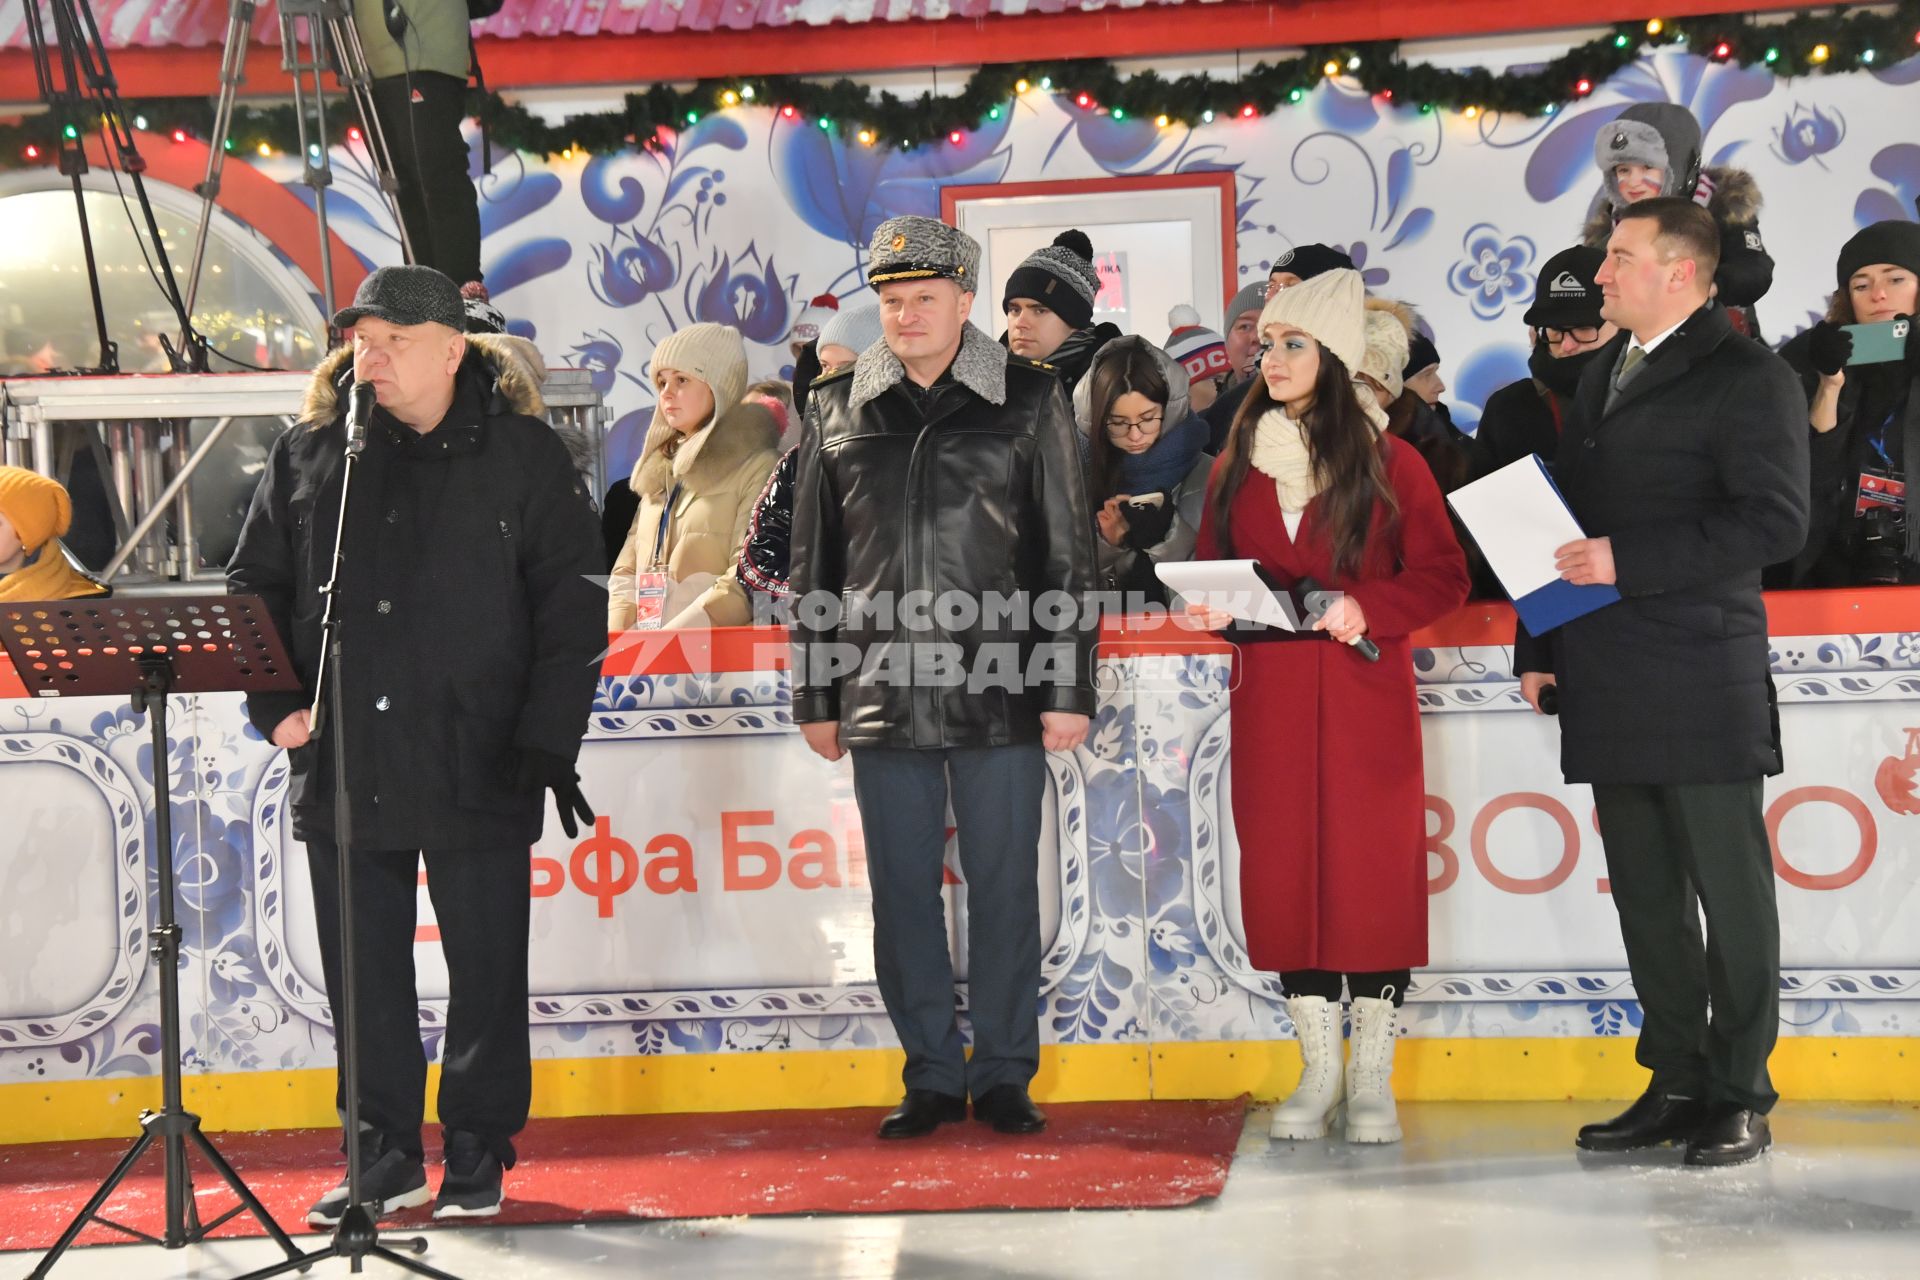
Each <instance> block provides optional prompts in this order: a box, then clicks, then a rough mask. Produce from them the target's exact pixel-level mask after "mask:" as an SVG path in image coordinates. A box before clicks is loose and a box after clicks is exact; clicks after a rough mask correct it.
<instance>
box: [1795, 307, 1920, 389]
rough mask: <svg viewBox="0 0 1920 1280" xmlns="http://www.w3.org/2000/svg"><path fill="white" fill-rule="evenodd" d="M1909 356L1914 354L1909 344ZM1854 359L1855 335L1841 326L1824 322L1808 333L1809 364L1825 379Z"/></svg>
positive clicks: (1910, 343)
mask: <svg viewBox="0 0 1920 1280" xmlns="http://www.w3.org/2000/svg"><path fill="white" fill-rule="evenodd" d="M1907 354H1908V356H1909V357H1911V356H1912V354H1913V343H1912V342H1911V341H1909V342H1908V343H1907ZM1851 359H1853V335H1852V334H1850V333H1848V332H1847V331H1846V330H1845V329H1842V328H1841V327H1840V326H1839V325H1837V324H1834V323H1833V322H1831V321H1828V320H1822V321H1821V322H1820V323H1819V324H1816V325H1815V326H1813V328H1812V329H1811V330H1809V331H1808V337H1807V363H1808V364H1810V365H1812V366H1813V371H1814V372H1815V373H1817V374H1819V375H1820V376H1821V377H1823V378H1831V377H1832V376H1833V375H1834V374H1836V373H1839V372H1840V371H1841V370H1842V369H1845V368H1846V367H1847V361H1849V360H1851Z"/></svg>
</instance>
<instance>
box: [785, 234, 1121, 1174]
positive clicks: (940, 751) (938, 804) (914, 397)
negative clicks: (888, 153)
mask: <svg viewBox="0 0 1920 1280" xmlns="http://www.w3.org/2000/svg"><path fill="white" fill-rule="evenodd" d="M979 262H980V246H979V245H978V244H976V243H975V242H974V241H973V240H972V239H971V238H970V237H968V236H966V235H964V234H963V233H961V232H959V231H956V230H954V229H953V228H951V227H948V226H945V225H944V224H942V223H939V222H936V221H934V220H933V219H931V218H919V217H905V218H895V219H892V220H890V221H888V222H885V223H883V224H881V226H880V227H879V229H878V230H877V231H876V232H875V234H874V239H873V248H872V253H871V255H870V258H869V271H868V280H869V282H870V283H871V284H872V285H873V287H874V289H875V290H876V291H878V292H879V294H880V317H881V327H882V330H883V333H884V335H885V337H884V341H882V342H879V343H876V344H875V345H874V346H872V347H870V348H869V349H868V350H867V351H866V352H864V353H863V354H862V355H861V357H860V359H859V360H858V361H857V362H856V363H855V364H854V366H853V369H852V370H851V372H849V373H839V374H831V375H829V376H827V377H824V378H821V379H820V380H819V381H817V382H815V383H814V384H813V393H812V395H811V396H810V397H809V399H808V403H807V426H806V431H805V434H804V435H803V436H802V438H801V443H800V457H799V464H798V465H799V475H798V480H797V482H796V485H795V490H794V511H793V559H792V578H791V584H792V588H793V592H794V595H795V598H796V601H795V610H794V618H795V627H794V664H795V669H794V675H793V718H794V720H795V721H797V722H798V723H799V725H800V728H801V732H802V733H803V734H805V735H806V739H807V743H808V745H809V746H811V747H812V748H813V749H814V750H815V751H816V752H818V753H819V754H820V755H821V756H823V757H824V758H826V759H828V760H837V759H839V758H840V756H841V755H842V754H843V753H844V752H845V751H847V750H851V751H852V753H853V783H854V795H855V798H856V799H857V801H858V802H859V806H860V822H861V827H862V829H863V831H864V833H865V839H866V849H867V870H868V878H869V880H870V881H871V883H872V885H873V930H874V932H873V951H874V971H875V976H876V978H877V980H878V983H879V987H880V995H881V998H882V999H883V1000H884V1001H885V1003H886V1007H887V1013H888V1016H889V1017H890V1018H891V1019H892V1020H893V1026H894V1030H895V1032H896V1033H897V1034H898V1035H899V1037H900V1043H901V1047H903V1048H904V1049H905V1050H906V1053H907V1065H906V1071H905V1072H904V1076H903V1078H904V1081H905V1084H906V1098H905V1100H904V1101H903V1102H902V1103H901V1105H900V1106H899V1107H898V1108H897V1109H896V1110H895V1111H894V1112H893V1113H892V1114H891V1115H889V1116H888V1117H887V1118H886V1120H885V1121H883V1122H882V1124H881V1127H880V1136H881V1137H884V1138H909V1137H918V1136H921V1135H923V1134H927V1133H931V1132H932V1131H933V1130H934V1129H935V1128H937V1127H938V1126H939V1125H940V1124H942V1123H945V1122H947V1121H953V1120H960V1119H963V1118H965V1116H966V1114H967V1097H968V1095H971V1096H972V1098H973V1113H974V1118H975V1119H976V1120H979V1121H982V1122H984V1123H988V1124H991V1125H993V1126H994V1128H996V1129H998V1130H1000V1131H1001V1132H1003V1133H1031V1132H1034V1131H1036V1130H1038V1129H1040V1128H1041V1127H1042V1126H1043V1125H1045V1123H1046V1117H1045V1116H1043V1115H1042V1114H1041V1113H1040V1111H1039V1110H1038V1109H1037V1108H1036V1107H1035V1106H1034V1105H1033V1101H1032V1099H1031V1098H1030V1097H1029V1096H1028V1092H1027V1087H1028V1084H1029V1083H1030V1082H1031V1081H1032V1079H1033V1076H1034V1073H1035V1072H1036V1071H1037V1070H1038V1069H1039V1065H1040V1035H1039V1027H1038V1020H1037V1017H1036V1011H1035V1002H1036V1000H1037V999H1038V997H1039V992H1040V962H1041V939H1040V904H1039V887H1038V876H1039V866H1038V850H1039V841H1040V832H1041V819H1042V808H1041V806H1042V804H1043V802H1044V800H1045V797H1046V794H1047V782H1048V766H1047V760H1046V752H1048V751H1063V752H1065V751H1072V750H1074V749H1075V748H1076V747H1078V746H1079V745H1080V743H1081V742H1082V741H1083V740H1084V739H1085V737H1086V733H1087V722H1088V718H1089V717H1090V716H1091V714H1092V712H1093V708H1094V694H1093V669H1092V659H1093V642H1094V639H1095V632H1094V631H1093V629H1092V627H1091V622H1092V621H1093V619H1092V618H1091V616H1090V615H1089V614H1088V613H1087V612H1086V610H1087V609H1088V608H1089V607H1090V603H1091V602H1090V601H1089V600H1088V598H1087V597H1088V596H1089V594H1090V593H1091V592H1092V590H1093V583H1094V568H1093V517H1092V515H1091V514H1090V513H1089V511H1088V508H1087V490H1086V481H1085V480H1084V478H1083V477H1082V474H1081V468H1080V453H1079V449H1078V447H1077V446H1076V444H1075V440H1074V424H1073V412H1072V410H1071V409H1070V408H1069V406H1068V403H1067V397H1066V392H1065V391H1064V389H1063V388H1062V387H1061V385H1060V381H1059V379H1058V378H1057V377H1056V376H1055V375H1054V374H1053V372H1052V371H1051V369H1050V368H1049V367H1048V366H1046V365H1044V364H1040V363H1037V362H1035V361H1031V360H1027V359H1024V358H1022V357H1020V356H1015V355H1011V354H1009V353H1008V352H1007V350H1006V349H1005V348H1003V347H1001V346H1000V345H999V344H998V343H996V342H994V341H993V339H991V338H989V337H988V336H987V335H986V334H984V333H982V332H981V331H980V330H979V329H976V328H974V327H973V326H972V325H971V324H968V323H967V322H966V316H967V312H968V311H969V309H970V308H971V307H972V305H973V289H974V282H975V280H976V277H977V272H978V269H979ZM843 604H844V605H846V606H847V607H846V608H842V605H843ZM1055 606H1059V607H1057V608H1056V607H1055ZM1022 615H1026V616H1024V617H1023V616H1022ZM949 801H951V804H952V806H953V819H954V825H955V828H956V830H957V834H958V837H959V842H960V862H961V868H962V875H963V876H964V877H965V879H966V884H967V938H968V946H967V954H968V957H969V964H970V969H969V973H968V992H969V1008H970V1011H971V1016H972V1022H973V1057H972V1058H971V1060H969V1059H968V1058H967V1056H966V1054H965V1048H964V1045H963V1042H962V1040H961V1036H960V1029H959V1026H958V1023H957V1021H956V1019H955V1017H954V990H953V967H952V961H951V957H950V955H949V953H948V949H947V925H946V918H947V917H946V909H945V905H944V903H943V902H942V900H941V889H940V886H941V880H942V865H943V864H942V858H943V855H944V852H945V849H946V814H947V806H948V803H949Z"/></svg>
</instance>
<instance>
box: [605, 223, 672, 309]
mask: <svg viewBox="0 0 1920 1280" xmlns="http://www.w3.org/2000/svg"><path fill="white" fill-rule="evenodd" d="M622 241H626V242H627V243H626V244H625V245H624V247H623V245H622V243H621V242H622ZM679 278H680V264H679V262H678V261H677V260H676V259H675V258H674V257H673V255H671V254H669V253H668V252H667V250H666V248H665V246H663V245H661V244H658V243H656V242H655V241H653V240H651V239H649V238H648V237H646V236H644V235H641V234H640V233H639V232H637V231H634V230H631V229H629V228H625V227H621V228H618V229H616V230H615V231H614V233H613V240H612V241H611V242H610V243H608V244H605V245H595V246H594V247H593V266H592V267H590V268H589V269H588V271H587V283H588V284H589V285H590V286H591V287H592V289H593V296H594V297H596V298H598V299H600V301H602V302H604V303H606V304H607V305H608V306H610V307H631V306H633V305H634V304H635V303H638V302H645V301H646V300H647V299H648V298H651V297H652V296H653V295H654V294H656V293H663V292H665V291H666V290H668V289H671V288H672V287H673V285H674V282H675V281H677V280H678V279H679Z"/></svg>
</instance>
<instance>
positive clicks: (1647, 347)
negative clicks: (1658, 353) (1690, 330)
mask: <svg viewBox="0 0 1920 1280" xmlns="http://www.w3.org/2000/svg"><path fill="white" fill-rule="evenodd" d="M1688 318H1689V319H1691V318H1692V317H1688ZM1685 323H1686V320H1682V321H1681V322H1680V324H1676V325H1674V326H1673V328H1671V329H1668V330H1667V331H1666V332H1665V333H1656V334H1654V335H1653V337H1652V338H1650V339H1649V340H1647V341H1646V342H1642V341H1640V339H1638V338H1635V339H1634V340H1633V341H1631V342H1629V343H1628V344H1627V350H1628V351H1632V350H1633V349H1634V348H1635V347H1638V348H1639V349H1640V350H1642V351H1644V352H1646V353H1647V354H1648V355H1652V354H1653V353H1654V351H1655V349H1657V348H1658V347H1659V345H1660V344H1661V343H1663V342H1665V341H1666V340H1667V339H1668V338H1671V337H1672V336H1673V335H1674V334H1676V333H1678V332H1679V331H1680V325H1683V324H1685Z"/></svg>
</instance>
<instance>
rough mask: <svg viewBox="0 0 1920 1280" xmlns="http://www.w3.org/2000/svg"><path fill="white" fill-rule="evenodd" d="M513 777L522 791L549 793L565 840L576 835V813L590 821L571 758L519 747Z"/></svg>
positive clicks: (584, 819) (589, 814) (578, 776)
mask: <svg viewBox="0 0 1920 1280" xmlns="http://www.w3.org/2000/svg"><path fill="white" fill-rule="evenodd" d="M513 777H514V782H515V783H516V784H517V785H518V786H519V788H520V789H521V790H522V791H537V790H541V789H545V790H548V791H551V792H553V803H554V807H555V808H557V809H559V811H560V829H561V830H562V831H564V832H566V833H567V839H569V840H572V839H574V838H576V837H577V836H579V834H580V828H579V827H577V826H575V825H574V818H575V817H576V816H578V817H579V818H580V819H581V820H582V821H585V822H587V823H592V821H593V810H592V809H589V808H588V807H587V798H586V797H585V796H584V795H581V794H580V775H579V774H577V773H575V772H574V770H573V762H572V761H571V760H567V759H564V758H562V757H560V756H557V755H554V754H553V752H551V751H540V750H536V749H534V748H532V747H527V748H523V749H522V750H521V751H520V752H519V754H518V758H517V760H516V762H515V764H514V770H513Z"/></svg>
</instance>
